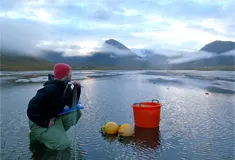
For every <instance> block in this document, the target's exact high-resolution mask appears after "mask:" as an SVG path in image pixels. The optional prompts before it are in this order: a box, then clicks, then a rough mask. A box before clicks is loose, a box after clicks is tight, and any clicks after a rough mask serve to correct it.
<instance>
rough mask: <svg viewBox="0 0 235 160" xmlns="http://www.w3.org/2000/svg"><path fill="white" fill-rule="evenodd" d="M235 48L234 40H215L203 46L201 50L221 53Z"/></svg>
mask: <svg viewBox="0 0 235 160" xmlns="http://www.w3.org/2000/svg"><path fill="white" fill-rule="evenodd" d="M233 49H235V42H232V41H218V40H217V41H214V42H211V43H209V44H207V45H205V46H204V47H202V48H201V49H200V50H201V51H206V52H212V53H217V54H221V53H224V52H228V51H231V50H233Z"/></svg>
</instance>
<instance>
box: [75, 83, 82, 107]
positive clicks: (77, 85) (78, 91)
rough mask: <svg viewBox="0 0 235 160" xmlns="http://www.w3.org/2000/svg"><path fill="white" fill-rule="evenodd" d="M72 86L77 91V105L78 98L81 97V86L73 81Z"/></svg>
mask: <svg viewBox="0 0 235 160" xmlns="http://www.w3.org/2000/svg"><path fill="white" fill-rule="evenodd" d="M74 86H75V88H76V90H77V103H78V102H79V100H80V96H81V84H80V83H79V82H78V81H75V82H74Z"/></svg>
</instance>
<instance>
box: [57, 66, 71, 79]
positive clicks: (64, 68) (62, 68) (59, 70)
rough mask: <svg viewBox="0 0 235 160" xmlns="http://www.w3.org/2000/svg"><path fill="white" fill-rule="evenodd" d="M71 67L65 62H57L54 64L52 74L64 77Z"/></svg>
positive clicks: (60, 77)
mask: <svg viewBox="0 0 235 160" xmlns="http://www.w3.org/2000/svg"><path fill="white" fill-rule="evenodd" d="M71 69H72V67H71V66H70V65H68V64H65V63H57V64H56V65H55V66H54V75H55V78H56V79H62V78H64V77H66V76H67V75H68V74H69V72H70V71H71Z"/></svg>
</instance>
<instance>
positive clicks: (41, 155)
mask: <svg viewBox="0 0 235 160" xmlns="http://www.w3.org/2000/svg"><path fill="white" fill-rule="evenodd" d="M30 151H31V152H32V157H31V158H30V159H33V160H58V159H60V160H72V159H74V158H75V156H74V149H73V148H72V147H71V148H67V149H65V150H61V151H55V150H49V149H47V148H46V147H45V146H44V145H42V144H39V143H35V144H31V145H30ZM75 153H76V160H80V159H83V158H84V157H83V153H82V152H81V151H80V150H79V151H78V150H76V152H75Z"/></svg>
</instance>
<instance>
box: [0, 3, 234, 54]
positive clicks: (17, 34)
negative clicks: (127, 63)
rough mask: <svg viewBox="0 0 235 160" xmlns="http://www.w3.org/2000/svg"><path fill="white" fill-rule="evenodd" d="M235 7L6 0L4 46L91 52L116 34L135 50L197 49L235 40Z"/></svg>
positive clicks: (0, 16)
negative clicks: (209, 44)
mask: <svg viewBox="0 0 235 160" xmlns="http://www.w3.org/2000/svg"><path fill="white" fill-rule="evenodd" d="M234 6H235V1H234V0H180V1H179V0H77V1H75V0H6V1H5V2H0V22H1V27H0V31H1V37H2V38H1V39H2V41H1V44H2V45H1V46H4V47H8V48H9V47H10V48H11V49H16V50H21V51H23V52H28V53H34V52H36V51H35V49H38V48H39V49H40V48H44V49H53V50H56V51H65V52H66V54H67V55H74V54H78V55H87V54H88V53H89V52H91V51H93V50H94V49H96V48H99V46H100V45H101V44H102V43H103V42H104V41H105V40H107V39H110V38H112V39H116V40H118V41H120V42H121V43H123V44H124V45H126V46H127V47H129V48H131V49H141V48H148V49H154V50H159V51H160V50H173V51H174V50H177V51H179V50H180V51H194V50H198V49H200V48H201V47H203V46H204V45H205V44H207V43H209V42H212V41H214V40H231V41H235V9H234ZM170 53H171V52H167V53H166V54H170Z"/></svg>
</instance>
